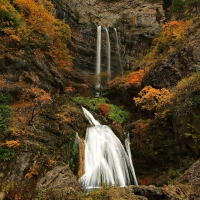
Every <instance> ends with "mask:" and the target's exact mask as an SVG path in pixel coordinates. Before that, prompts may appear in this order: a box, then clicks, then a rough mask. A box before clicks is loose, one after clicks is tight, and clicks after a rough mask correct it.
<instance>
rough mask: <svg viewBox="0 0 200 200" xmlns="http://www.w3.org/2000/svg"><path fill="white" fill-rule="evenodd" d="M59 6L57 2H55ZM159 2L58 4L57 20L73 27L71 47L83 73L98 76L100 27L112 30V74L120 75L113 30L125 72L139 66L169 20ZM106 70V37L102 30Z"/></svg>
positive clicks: (127, 0) (95, 0)
mask: <svg viewBox="0 0 200 200" xmlns="http://www.w3.org/2000/svg"><path fill="white" fill-rule="evenodd" d="M55 4H56V3H55ZM162 4H163V2H162V1H161V0H158V1H154V2H153V1H144V0H142V1H140V0H136V1H130V0H123V1H122V0H120V1H102V0H88V1H82V2H81V3H80V1H79V0H73V1H67V2H66V4H65V5H62V6H60V5H58V4H56V12H55V14H56V15H57V17H59V18H61V19H63V20H65V21H66V22H67V23H68V24H69V25H70V27H71V28H72V32H73V35H72V41H71V43H69V44H68V47H69V49H70V52H71V54H72V56H73V57H74V61H73V63H74V66H75V67H78V68H79V69H81V70H82V71H85V72H87V73H89V72H90V73H92V74H95V62H96V61H95V60H96V37H97V36H96V34H97V33H96V32H97V31H96V28H97V26H98V25H101V26H102V27H109V34H110V40H111V73H112V74H114V76H115V75H120V73H119V71H120V67H119V64H120V62H119V59H118V56H117V49H116V37H115V33H114V31H113V28H116V29H117V31H118V37H119V44H120V53H121V58H122V61H121V63H122V64H121V65H122V66H123V68H124V69H125V70H131V69H134V68H136V67H137V66H138V64H139V62H140V60H141V58H142V57H143V56H144V54H146V52H147V50H148V49H149V48H150V45H151V42H152V39H153V37H154V35H155V34H156V33H157V32H158V31H159V29H160V27H161V26H160V25H161V24H162V22H163V20H164V19H165V14H164V11H163V7H162ZM101 59H102V63H101V66H102V68H103V70H102V71H106V34H105V31H104V30H102V55H101Z"/></svg>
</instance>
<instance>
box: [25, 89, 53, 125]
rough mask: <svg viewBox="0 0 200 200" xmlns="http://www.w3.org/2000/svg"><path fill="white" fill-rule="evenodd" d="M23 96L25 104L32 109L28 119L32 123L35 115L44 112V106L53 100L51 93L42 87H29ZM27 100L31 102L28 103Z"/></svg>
mask: <svg viewBox="0 0 200 200" xmlns="http://www.w3.org/2000/svg"><path fill="white" fill-rule="evenodd" d="M21 98H22V99H23V101H24V105H25V106H26V107H29V108H30V109H31V112H30V118H29V120H28V124H30V125H31V123H32V122H33V120H34V119H35V117H36V116H37V115H39V114H40V113H42V111H43V110H44V107H45V106H46V105H48V104H50V103H51V102H52V99H51V96H50V94H49V93H47V92H45V91H44V90H43V89H40V88H31V89H28V90H27V91H26V92H25V93H24V94H23V95H22V97H21ZM26 102H29V103H28V104H26Z"/></svg>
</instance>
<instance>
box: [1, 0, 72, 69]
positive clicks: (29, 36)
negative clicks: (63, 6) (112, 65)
mask: <svg viewBox="0 0 200 200" xmlns="http://www.w3.org/2000/svg"><path fill="white" fill-rule="evenodd" d="M8 2H9V1H6V3H5V5H0V11H2V12H4V13H6V14H7V15H8V16H12V17H11V20H10V21H5V22H4V21H1V24H0V29H1V32H2V33H3V34H2V35H1V37H0V58H3V57H5V55H6V54H7V53H12V54H17V55H18V54H19V53H21V52H20V49H21V47H22V48H23V49H24V47H26V49H28V48H29V49H31V50H32V51H33V53H34V50H35V51H36V54H37V52H38V49H41V50H42V52H43V53H42V54H44V53H45V54H46V55H48V56H51V58H52V60H53V61H54V62H55V64H57V65H58V66H60V67H62V68H67V69H68V68H69V67H70V64H71V57H70V55H69V51H68V48H67V45H66V41H67V40H70V38H71V31H70V28H69V26H68V25H67V24H65V23H64V22H63V21H60V20H58V19H56V18H55V16H54V15H53V12H52V11H53V8H54V6H53V4H52V3H51V1H50V0H39V1H34V0H13V1H12V3H8ZM13 4H14V6H13ZM14 7H15V8H16V9H15V8H14ZM19 13H20V14H19ZM13 16H14V19H12V18H13ZM12 20H13V21H14V22H15V24H13V21H12ZM2 22H3V23H2ZM22 22H23V23H22ZM2 24H3V25H2ZM16 24H17V25H16ZM37 55H41V54H37Z"/></svg>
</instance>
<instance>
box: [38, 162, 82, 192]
mask: <svg viewBox="0 0 200 200" xmlns="http://www.w3.org/2000/svg"><path fill="white" fill-rule="evenodd" d="M55 188H56V189H63V190H68V189H69V188H70V190H80V185H79V183H78V181H77V179H76V177H75V176H74V175H73V173H72V171H71V170H70V168H69V166H57V167H55V168H54V169H52V170H51V171H49V172H47V173H46V174H45V176H44V177H43V178H41V179H40V180H39V182H38V183H37V185H36V190H38V191H41V190H43V189H47V190H51V189H55Z"/></svg>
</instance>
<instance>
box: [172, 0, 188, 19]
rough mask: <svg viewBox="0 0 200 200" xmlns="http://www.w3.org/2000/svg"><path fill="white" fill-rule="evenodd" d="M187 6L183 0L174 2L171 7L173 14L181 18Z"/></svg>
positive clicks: (174, 0)
mask: <svg viewBox="0 0 200 200" xmlns="http://www.w3.org/2000/svg"><path fill="white" fill-rule="evenodd" d="M185 9H186V6H185V2H183V1H182V0H173V1H172V5H171V12H172V13H173V14H177V15H178V18H180V17H181V14H182V13H184V12H185Z"/></svg>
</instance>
